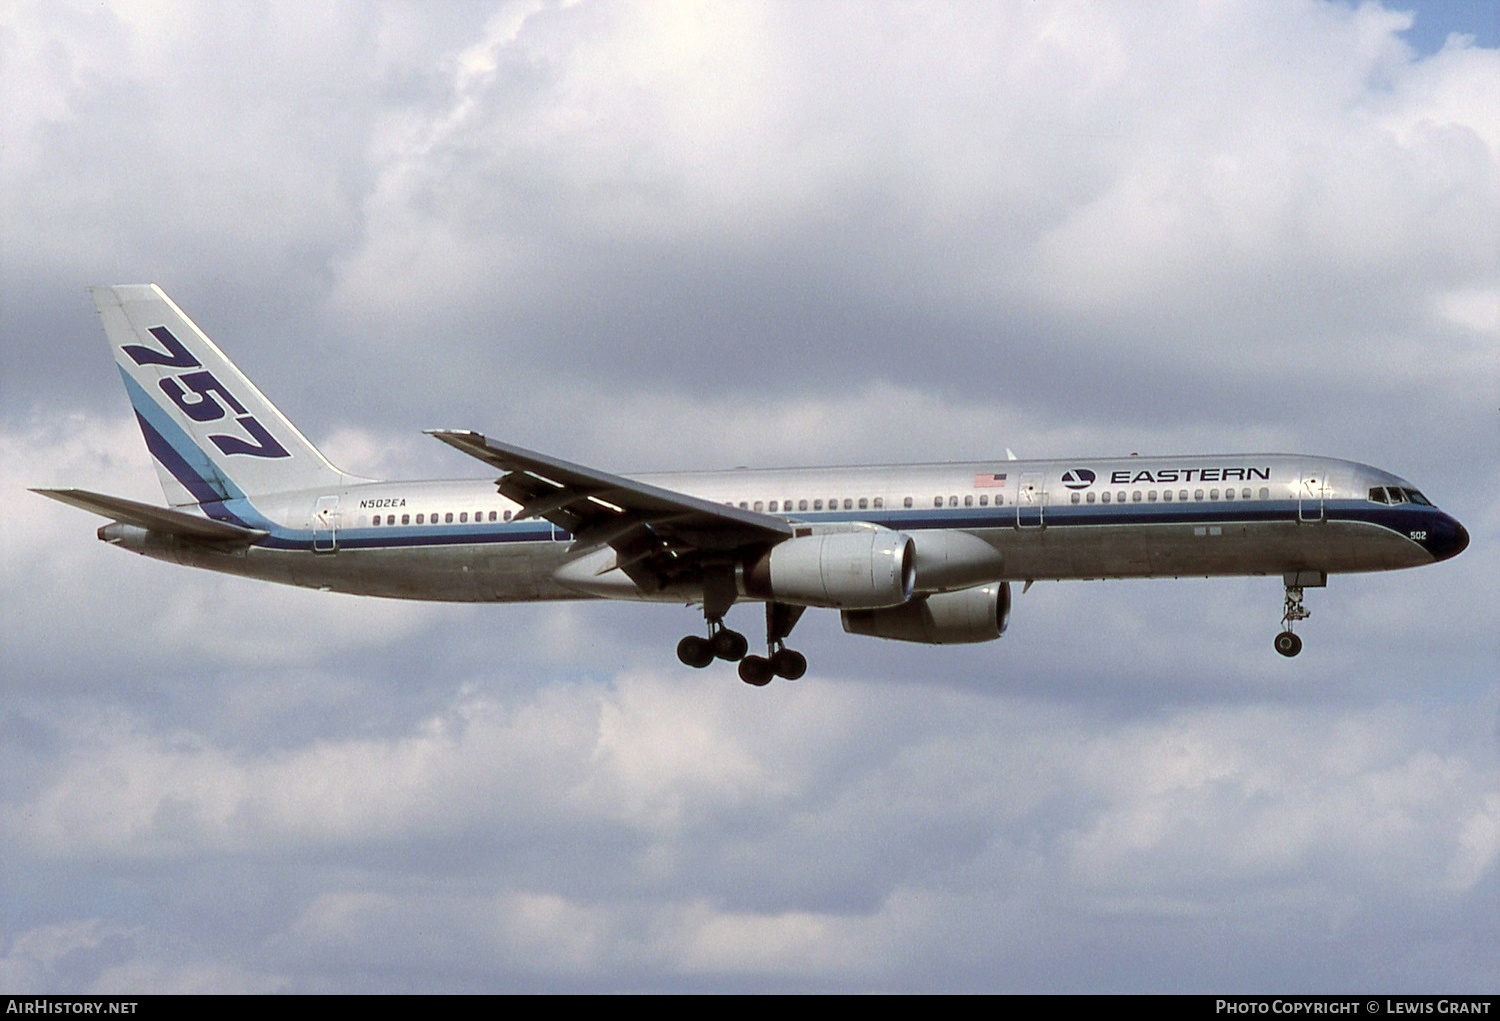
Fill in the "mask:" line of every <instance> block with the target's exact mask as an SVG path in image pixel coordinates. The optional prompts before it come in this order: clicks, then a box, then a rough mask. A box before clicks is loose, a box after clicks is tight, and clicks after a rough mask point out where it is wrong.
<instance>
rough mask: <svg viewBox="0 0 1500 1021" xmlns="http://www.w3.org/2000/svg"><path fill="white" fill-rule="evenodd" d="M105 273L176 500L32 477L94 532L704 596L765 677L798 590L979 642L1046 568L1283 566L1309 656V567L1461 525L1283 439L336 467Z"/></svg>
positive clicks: (1354, 564)
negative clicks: (748, 458)
mask: <svg viewBox="0 0 1500 1021" xmlns="http://www.w3.org/2000/svg"><path fill="white" fill-rule="evenodd" d="M93 296H94V304H95V306H96V307H97V308H98V310H99V315H100V317H101V318H102V319H103V321H104V331H105V333H106V335H107V336H108V338H109V341H110V344H111V346H112V347H113V348H114V354H115V361H116V362H117V363H118V364H119V368H120V373H121V375H122V376H123V377H124V381H125V389H126V392H127V393H128V394H129V397H130V403H131V404H132V406H133V407H134V408H135V414H136V418H137V419H138V420H139V422H140V426H141V431H142V432H143V433H144V434H145V438H146V446H147V448H148V449H149V450H150V452H151V455H152V457H153V458H154V460H155V464H156V468H157V473H158V474H159V476H160V477H161V483H162V487H163V489H164V490H165V491H166V498H167V503H168V504H169V506H167V507H156V506H152V505H150V504H143V503H138V502H136V501H133V500H125V499H121V498H119V497H113V496H104V495H101V494H98V493H92V492H88V491H86V490H81V489H40V490H37V492H39V493H42V494H43V495H45V496H50V497H52V498H54V499H57V500H61V501H62V502H64V503H69V504H72V505H74V506H76V507H81V508H83V509H85V510H88V511H92V512H94V513H96V514H100V515H103V516H104V517H106V518H109V519H110V523H109V524H106V525H104V526H103V527H101V528H100V529H99V533H98V534H99V538H100V539H102V540H104V541H105V542H107V543H110V544H112V545H116V546H121V547H123V548H125V549H128V550H133V551H134V552H136V553H141V554H144V555H145V556H148V557H155V558H157V559H161V560H168V561H173V562H175V563H178V564H184V565H187V566H190V567H203V568H208V569H210V570H215V571H224V572H227V573H230V574H238V575H244V576H246V577H250V578H260V579H264V580H267V581H277V582H283V583H286V584H291V585H302V586H307V587H309V588H318V589H328V590H333V591H337V592H351V593H356V594H359V595H370V596H388V597H393V598H398V599H435V600H452V601H464V602H509V601H530V600H541V599H578V598H588V597H597V598H604V599H633V600H654V601H660V602H672V603H681V604H689V605H692V604H696V605H699V606H701V607H702V610H703V617H704V620H705V623H706V628H705V630H706V634H704V635H698V634H694V635H689V636H687V637H686V638H683V639H682V640H681V641H680V642H679V643H678V646H677V655H678V658H679V659H681V660H682V662H683V663H685V664H687V665H688V666H693V667H703V666H707V665H708V664H709V663H711V662H712V661H713V660H714V659H715V658H718V659H724V660H730V661H734V662H738V664H739V675H740V677H741V678H742V679H743V680H745V681H746V682H748V683H750V684H754V685H763V684H766V683H768V682H769V681H770V680H771V679H772V678H773V677H777V676H779V677H783V678H786V679H788V680H795V679H796V678H799V677H801V676H802V675H803V674H804V673H805V672H806V670H807V660H806V659H805V658H804V657H803V656H802V655H801V654H800V653H798V652H795V651H794V650H792V649H790V648H788V647H787V645H786V640H787V638H788V636H789V635H790V634H791V632H792V628H793V627H794V626H795V625H796V623H797V620H798V618H799V617H800V616H801V615H802V612H803V610H805V609H806V608H807V607H810V606H811V607H826V608H831V609H836V610H838V611H839V612H840V614H841V616H842V619H843V625H844V630H845V631H847V632H849V633H851V634H857V635H873V636H875V637H878V638H888V639H895V640H897V641H907V642H925V643H930V644H944V643H952V642H982V641H988V640H991V639H994V638H998V637H1000V635H1001V634H1002V633H1003V632H1004V631H1005V628H1006V623H1007V620H1008V617H1009V614H1010V605H1011V594H1010V586H1011V583H1012V582H1023V583H1024V584H1026V585H1030V584H1031V583H1032V582H1033V581H1038V580H1060V579H1086V578H1155V577H1184V576H1214V575H1270V576H1278V575H1279V576H1280V577H1281V579H1282V581H1283V584H1284V586H1285V601H1284V604H1283V613H1282V625H1283V630H1282V631H1281V633H1280V634H1278V635H1277V636H1276V650H1277V651H1278V652H1280V653H1281V654H1282V655H1284V656H1295V655H1296V654H1297V653H1298V652H1299V651H1300V650H1301V648H1302V640H1301V638H1300V637H1298V636H1297V635H1296V634H1295V633H1294V632H1293V630H1292V629H1293V626H1294V625H1295V624H1296V623H1297V622H1298V621H1301V620H1303V619H1305V618H1306V617H1307V616H1308V611H1307V609H1306V608H1305V607H1304V605H1303V590H1304V589H1305V588H1310V587H1321V586H1323V585H1325V584H1326V583H1327V579H1328V576H1329V575H1330V574H1334V573H1337V572H1345V571H1386V570H1394V569H1396V568H1402V567H1418V566H1421V565H1423V564H1430V563H1434V562H1436V561H1439V560H1446V559H1448V558H1449V557H1452V556H1455V555H1457V554H1458V553H1459V552H1461V551H1462V550H1463V549H1464V547H1465V546H1467V545H1468V543H1469V535H1468V532H1466V531H1465V530H1464V527H1463V526H1462V525H1461V524H1459V523H1458V521H1456V520H1455V519H1454V518H1452V517H1451V516H1449V515H1448V514H1445V513H1443V512H1442V511H1441V510H1439V509H1438V508H1437V507H1435V506H1433V505H1432V503H1431V502H1430V501H1429V500H1428V499H1427V498H1426V497H1425V496H1423V495H1422V493H1421V492H1420V491H1418V490H1417V488H1416V487H1415V486H1413V485H1412V484H1411V483H1409V482H1407V481H1406V480H1404V479H1401V478H1397V477H1396V476H1395V475H1392V474H1390V473H1388V472H1384V471H1381V470H1379V469H1378V468H1371V467H1369V466H1367V465H1363V464H1355V463H1353V462H1350V461H1339V460H1331V459H1329V458H1322V457H1306V456H1300V455H1287V454H1224V455H1211V456H1193V457H1129V458H1117V459H1111V458H1080V459H1076V460H1064V461H1021V460H1014V459H1008V458H1007V459H997V460H994V461H979V462H969V463H959V464H917V465H886V466H879V467H874V466H868V467H839V468H794V469H778V470H749V469H735V470H733V471H719V472H693V473H675V474H659V475H641V476H631V477H626V476H622V475H614V474H611V473H609V472H604V471H599V470H598V469H595V468H587V467H584V466H582V465H578V464H573V463H570V462H568V461H564V460H560V459H559V458H556V457H551V456H549V455H546V454H540V453H536V452H535V451H531V450H526V449H524V448H522V447H517V446H514V445H512V444H509V443H502V442H499V441H497V440H492V439H488V438H486V437H485V436H482V435H480V434H479V433H476V432H469V431H466V430H449V429H438V430H433V431H432V432H431V435H432V436H435V437H436V438H437V439H439V440H442V441H443V442H444V443H446V444H448V445H449V446H451V447H454V448H456V449H457V450H460V451H462V452H463V453H465V454H468V455H469V456H471V457H474V458H476V459H478V460H479V461H482V462H484V463H485V464H486V465H488V466H489V467H490V468H491V469H492V470H493V471H492V478H491V479H475V480H468V481H454V482H431V481H426V482H376V481H373V480H370V479H364V478H359V477H356V476H353V475H349V474H347V473H345V472H343V471H340V470H339V469H338V468H335V467H334V466H333V465H332V464H330V463H329V462H328V461H327V459H325V458H324V457H323V455H322V454H320V453H319V452H318V451H317V449H316V448H315V447H314V446H313V445H312V444H311V443H309V442H308V441H307V439H306V438H305V437H303V435H302V434H301V433H300V432H298V431H297V429H296V428H295V427H294V426H293V425H292V424H291V423H290V422H289V421H287V420H286V418H285V417H283V416H282V414H281V413H280V412H279V411H277V410H276V408H275V407H274V406H273V405H272V404H271V402H270V401H268V400H267V399H266V398H265V396H264V395H262V394H261V392H260V391H259V390H257V389H256V388H255V385H254V384H252V383H251V382H250V381H249V380H248V379H246V378H245V376H244V375H243V374H241V373H240V371H239V370H238V369H236V368H235V367H234V365H233V364H232V363H231V362H230V361H229V360H228V359H227V358H226V357H225V356H224V355H223V353H222V352H221V351H220V350H219V349H218V347H216V346H215V345H214V344H213V342H212V341H210V340H209V339H208V337H206V336H205V335H204V334H203V333H202V332H201V331H200V330H199V329H198V328H197V327H196V326H194V325H193V323H192V322H191V321H190V320H189V319H188V318H187V316H186V315H184V314H183V313H182V311H181V310H180V309H178V307H177V306H176V305H175V304H173V303H172V301H171V299H169V298H168V297H167V296H166V295H165V294H164V293H163V292H162V291H161V289H160V288H158V287H156V286H155V285H131V286H117V287H96V288H93ZM741 600H745V601H752V602H758V603H763V604H764V605H765V614H766V654H765V655H763V656H762V655H758V654H747V653H748V649H749V643H748V641H747V640H746V638H745V636H744V635H742V634H740V633H739V632H736V631H733V630H731V629H729V628H728V627H727V626H725V624H724V615H725V613H726V612H727V611H728V610H729V608H730V607H731V606H732V605H733V604H734V603H736V602H737V601H741Z"/></svg>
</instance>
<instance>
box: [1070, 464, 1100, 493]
mask: <svg viewBox="0 0 1500 1021" xmlns="http://www.w3.org/2000/svg"><path fill="white" fill-rule="evenodd" d="M1096 478H1098V476H1096V475H1095V474H1094V473H1093V472H1092V471H1090V470H1089V469H1087V468H1069V469H1068V470H1067V471H1065V472H1063V474H1062V484H1063V485H1065V486H1067V487H1068V488H1069V489H1087V488H1089V487H1090V486H1092V485H1093V484H1094V479H1096Z"/></svg>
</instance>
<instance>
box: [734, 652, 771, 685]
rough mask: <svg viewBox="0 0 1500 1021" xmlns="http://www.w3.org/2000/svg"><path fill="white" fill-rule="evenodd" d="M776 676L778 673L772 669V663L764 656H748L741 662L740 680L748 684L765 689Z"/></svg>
mask: <svg viewBox="0 0 1500 1021" xmlns="http://www.w3.org/2000/svg"><path fill="white" fill-rule="evenodd" d="M774 676H776V672H775V671H774V670H772V669H771V661H770V660H769V659H766V657H764V656H746V657H745V658H744V659H742V660H740V680H742V681H744V682H745V683H746V684H753V685H755V686H756V687H757V688H763V687H765V686H766V685H767V684H770V683H771V678H772V677H774Z"/></svg>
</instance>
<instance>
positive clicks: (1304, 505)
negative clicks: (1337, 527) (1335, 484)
mask: <svg viewBox="0 0 1500 1021" xmlns="http://www.w3.org/2000/svg"><path fill="white" fill-rule="evenodd" d="M1327 495H1328V485H1327V482H1326V481H1325V480H1324V478H1323V473H1322V472H1303V473H1302V481H1301V483H1300V484H1299V485H1298V486H1297V520H1298V521H1322V520H1323V500H1324V498H1325V497H1326V496H1327Z"/></svg>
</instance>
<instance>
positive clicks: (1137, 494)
mask: <svg viewBox="0 0 1500 1021" xmlns="http://www.w3.org/2000/svg"><path fill="white" fill-rule="evenodd" d="M1130 500H1131V502H1132V503H1140V502H1141V491H1140V490H1139V489H1137V490H1135V491H1134V492H1133V493H1131V494H1130Z"/></svg>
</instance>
